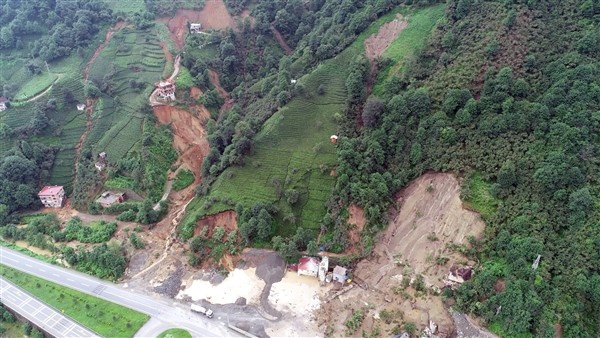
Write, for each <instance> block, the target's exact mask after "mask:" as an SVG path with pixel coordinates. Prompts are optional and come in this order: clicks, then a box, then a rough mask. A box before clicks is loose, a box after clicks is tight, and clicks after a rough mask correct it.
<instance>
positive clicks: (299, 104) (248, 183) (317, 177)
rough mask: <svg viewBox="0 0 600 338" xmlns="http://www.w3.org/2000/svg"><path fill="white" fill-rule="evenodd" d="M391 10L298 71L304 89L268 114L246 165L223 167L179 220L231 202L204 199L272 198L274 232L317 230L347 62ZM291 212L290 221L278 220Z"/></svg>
mask: <svg viewBox="0 0 600 338" xmlns="http://www.w3.org/2000/svg"><path fill="white" fill-rule="evenodd" d="M396 13H397V12H394V13H390V14H388V15H386V16H383V17H382V18H380V19H378V20H377V21H376V22H375V23H374V24H372V25H371V26H370V27H369V28H368V29H367V30H366V31H365V32H364V33H363V34H361V35H360V36H359V37H358V38H357V40H356V41H355V42H354V43H353V44H352V45H351V46H350V47H348V48H347V49H346V50H344V51H343V52H342V53H340V54H339V55H338V56H336V57H335V58H333V59H330V60H327V61H325V62H323V63H322V64H321V65H320V66H318V67H317V68H316V69H315V70H314V71H313V72H311V73H310V74H307V75H305V76H303V77H301V78H300V79H299V82H300V83H302V84H303V85H304V87H305V88H306V93H305V94H304V95H302V96H299V97H294V98H293V99H292V100H291V101H290V102H289V103H288V104H287V105H286V106H284V107H283V108H282V109H280V110H279V111H278V112H276V113H275V114H274V115H273V116H272V117H271V118H270V119H269V120H267V122H266V123H265V125H264V126H263V128H262V130H261V132H260V133H259V134H258V135H257V137H256V139H255V146H254V151H253V153H252V154H251V155H249V156H248V157H247V158H246V159H245V165H243V166H235V167H230V168H228V169H227V170H225V171H224V172H223V173H222V174H221V175H220V176H219V177H218V178H217V180H216V181H215V183H214V184H213V186H212V189H211V192H210V194H209V195H208V196H207V197H204V198H199V199H195V200H194V201H192V203H190V205H189V206H188V208H187V210H188V214H187V215H186V219H185V220H184V222H183V224H190V223H191V222H193V220H197V219H199V218H201V217H202V216H204V215H207V214H214V213H217V212H220V211H223V210H228V209H232V206H231V205H228V204H225V203H214V202H209V203H207V202H208V201H215V200H216V201H226V200H233V201H235V202H240V203H242V204H243V205H245V206H250V205H252V204H254V203H257V202H269V203H274V204H275V205H276V206H277V207H278V208H279V210H280V212H279V217H278V219H277V220H276V222H277V229H276V234H277V235H282V236H288V235H291V234H293V233H294V232H295V230H296V228H297V227H299V226H301V227H303V228H307V229H313V230H315V231H316V230H318V229H319V227H320V225H319V223H320V221H321V219H322V218H323V216H324V215H325V213H326V206H325V204H326V201H327V199H328V198H329V196H330V194H331V190H332V188H333V185H334V184H335V177H334V176H331V174H330V173H331V171H332V169H333V168H334V166H335V164H336V155H335V145H334V144H332V143H331V142H330V141H329V137H330V136H331V135H332V134H336V133H337V125H336V123H335V121H334V115H335V114H336V113H341V112H342V110H343V109H344V105H345V100H346V95H347V94H346V88H345V82H346V78H347V76H348V72H349V70H350V69H349V66H350V63H351V61H352V59H353V58H354V57H355V55H358V54H361V53H364V40H365V39H366V37H368V36H369V35H371V34H373V33H375V32H377V30H378V29H379V27H380V26H381V25H382V24H384V23H385V22H389V21H391V20H393V19H394V17H395V14H396ZM319 85H323V86H324V87H325V94H324V95H318V94H317V88H318V87H319ZM276 186H278V187H277V188H276ZM292 189H293V190H295V191H297V192H298V193H299V196H300V197H299V200H298V202H296V203H294V204H293V205H290V204H289V203H288V201H287V200H286V198H285V192H286V191H289V190H292ZM278 190H279V191H281V192H283V193H278ZM205 205H208V207H206V206H205ZM291 214H293V215H294V218H295V219H296V221H295V222H291V221H288V220H286V221H284V220H283V218H284V217H285V218H288V219H289V218H290V217H289V216H291Z"/></svg>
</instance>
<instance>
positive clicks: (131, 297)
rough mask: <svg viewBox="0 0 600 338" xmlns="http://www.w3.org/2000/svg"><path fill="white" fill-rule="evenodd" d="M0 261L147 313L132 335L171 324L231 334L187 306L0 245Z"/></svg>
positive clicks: (200, 332)
mask: <svg viewBox="0 0 600 338" xmlns="http://www.w3.org/2000/svg"><path fill="white" fill-rule="evenodd" d="M0 263H1V264H4V265H7V266H10V267H13V268H15V269H18V270H21V271H23V272H27V273H29V274H32V275H34V276H37V277H40V278H43V279H46V280H49V281H51V282H54V283H57V284H60V285H63V286H66V287H69V288H72V289H75V290H78V291H81V292H85V293H87V294H90V295H93V296H96V297H98V298H102V299H106V300H108V301H111V302H113V303H117V304H121V305H123V306H126V307H129V308H131V309H134V310H137V311H140V312H143V313H146V314H148V315H150V316H151V317H152V318H151V319H150V321H148V323H147V324H146V325H144V326H143V327H142V328H141V329H140V330H139V331H138V332H137V333H136V337H156V336H157V335H158V334H160V333H161V332H162V331H164V330H166V329H168V328H172V327H181V328H184V329H186V330H188V331H190V333H192V335H193V336H194V337H228V336H235V335H234V334H232V332H231V331H228V330H227V329H226V328H225V325H224V323H221V322H218V321H216V320H214V319H213V320H210V319H208V318H205V317H203V316H200V315H198V314H196V313H192V312H191V311H190V310H189V308H188V307H187V306H183V305H181V304H179V303H177V302H175V301H173V300H172V299H165V298H161V297H151V296H147V295H143V294H140V293H137V292H135V291H133V290H128V289H125V288H123V287H122V286H119V285H116V284H113V283H110V282H106V281H103V280H101V279H98V278H95V277H91V276H89V275H86V274H83V273H80V272H78V271H74V270H69V269H66V268H63V267H59V266H56V265H52V264H49V263H46V262H42V261H40V260H37V259H35V258H32V257H29V256H26V255H23V254H21V253H19V252H17V251H14V250H11V249H7V248H5V247H0ZM217 315H218V314H217Z"/></svg>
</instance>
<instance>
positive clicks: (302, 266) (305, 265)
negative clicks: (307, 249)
mask: <svg viewBox="0 0 600 338" xmlns="http://www.w3.org/2000/svg"><path fill="white" fill-rule="evenodd" d="M319 263H320V262H319V259H317V258H315V257H306V256H305V257H302V258H300V261H299V262H298V276H301V275H305V276H312V277H317V274H318V273H319Z"/></svg>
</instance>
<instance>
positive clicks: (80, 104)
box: [77, 103, 85, 110]
mask: <svg viewBox="0 0 600 338" xmlns="http://www.w3.org/2000/svg"><path fill="white" fill-rule="evenodd" d="M77 110H85V104H84V103H78V104H77Z"/></svg>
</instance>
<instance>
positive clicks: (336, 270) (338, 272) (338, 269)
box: [333, 265, 347, 276]
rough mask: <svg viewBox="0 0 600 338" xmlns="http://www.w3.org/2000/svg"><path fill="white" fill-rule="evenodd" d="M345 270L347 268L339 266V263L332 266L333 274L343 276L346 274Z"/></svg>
mask: <svg viewBox="0 0 600 338" xmlns="http://www.w3.org/2000/svg"><path fill="white" fill-rule="evenodd" d="M346 271H347V269H346V268H344V267H341V266H339V265H336V266H335V268H333V273H334V274H335V275H342V276H345V275H346Z"/></svg>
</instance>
